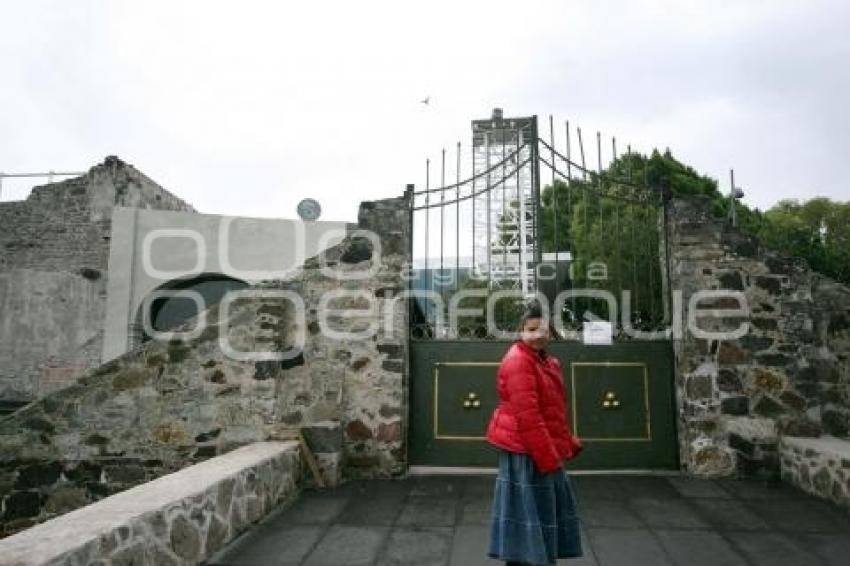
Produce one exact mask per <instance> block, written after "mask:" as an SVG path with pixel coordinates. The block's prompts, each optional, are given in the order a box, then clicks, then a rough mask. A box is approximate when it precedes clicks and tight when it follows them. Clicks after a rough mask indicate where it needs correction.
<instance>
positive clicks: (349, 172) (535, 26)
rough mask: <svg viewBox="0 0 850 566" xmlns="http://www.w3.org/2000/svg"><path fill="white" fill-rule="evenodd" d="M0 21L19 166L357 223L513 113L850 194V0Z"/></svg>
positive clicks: (211, 5)
mask: <svg viewBox="0 0 850 566" xmlns="http://www.w3.org/2000/svg"><path fill="white" fill-rule="evenodd" d="M0 22H2V23H0V109H1V110H0V133H2V135H0V170H1V171H5V172H7V173H11V172H30V171H46V170H50V169H53V170H57V171H58V170H85V169H87V168H88V167H90V166H92V165H94V164H96V163H98V162H100V161H102V159H103V158H104V156H106V155H111V154H117V155H118V156H120V157H121V158H122V159H124V160H125V161H128V162H130V163H132V164H133V165H135V166H136V167H137V168H139V169H140V170H141V171H143V172H144V173H146V174H147V175H149V176H150V177H152V178H153V179H154V180H156V181H157V182H159V183H160V184H161V185H163V186H164V187H166V188H167V189H169V190H171V191H173V192H174V193H176V194H177V195H179V196H180V197H182V198H184V199H186V200H188V201H189V202H191V203H192V204H193V205H194V206H195V207H196V208H197V209H198V210H199V211H201V212H206V213H214V214H234V215H244V216H265V217H284V218H289V217H294V216H295V205H296V203H297V202H298V201H299V200H300V199H301V198H303V197H306V196H312V197H313V198H316V199H317V200H318V201H319V202H320V203H321V204H322V206H323V209H324V213H323V216H322V218H323V219H327V220H354V219H355V217H356V210H357V205H358V203H359V202H360V201H361V200H365V199H375V198H381V197H389V196H395V195H397V194H400V192H401V191H402V190H403V187H404V185H405V184H406V183H416V184H417V186H421V185H423V184H424V170H425V166H424V161H425V158H426V156H429V155H430V156H431V157H432V158H433V159H438V158H439V152H440V148H441V147H443V146H445V147H449V148H453V147H454V145H455V144H456V142H457V141H462V142H463V144H464V146H468V144H469V138H470V125H469V122H470V120H472V119H475V118H486V117H488V116H489V114H490V110H491V108H492V107H494V106H499V107H502V108H504V110H505V114H506V116H512V115H530V114H537V115H539V116H540V117H541V126H542V127H543V126H545V127H544V130H546V129H548V115H549V114H550V113H551V114H553V115H554V116H555V120H556V124H558V125H559V126H560V128H561V132H562V131H563V130H562V128H563V122H564V120H566V119H569V120H570V121H571V123H572V124H578V125H580V126H581V127H582V130H583V131H584V132H586V135H587V134H588V133H591V132H595V131H596V130H600V131H601V132H602V134H603V136H604V139H605V140H606V144H605V150H604V152H603V159H604V160H607V159H610V149H609V148H610V137H611V136H612V135H615V136H616V137H617V140H618V148H625V145H626V144H627V143H630V144H631V145H632V148H633V149H636V150H641V151H650V150H651V149H652V148H653V147H658V148H660V149H663V148H665V147H670V148H671V150H672V151H673V153H674V155H676V156H677V157H679V158H680V159H682V160H683V161H685V162H687V163H689V164H691V165H693V166H694V167H696V168H697V169H698V170H699V171H701V172H704V173H707V174H709V175H711V176H713V177H715V178H717V179H719V180H720V181H721V187H722V188H723V189H724V191H725V190H728V171H729V168H730V167H734V168H735V172H736V180H737V181H738V184H740V185H741V186H743V188H744V190H745V191H746V194H747V196H746V198H745V201H746V202H748V203H749V204H751V205H756V206H759V207H762V208H765V207H768V206H770V205H771V204H773V203H774V202H776V201H777V200H778V199H781V198H793V197H796V198H809V197H812V196H815V195H825V196H829V197H832V198H835V199H842V200H848V199H850V171H848V158H850V109H848V106H850V33H848V31H847V30H848V25H850V3H848V2H847V1H846V0H834V1H833V0H798V1H787V0H765V1H754V0H735V1H719V0H706V1H703V2H691V1H684V0H676V1H652V0H641V1H640V2H624V1H623V2H617V1H604V0H596V1H583V2H575V1H569V2H568V1H561V2H551V3H549V2H547V3H537V2H529V1H523V2H519V1H515V2H511V3H507V2H499V1H494V0H488V1H486V2H466V1H464V2H459V1H455V2H445V3H443V2H437V1H434V0H429V1H427V2H415V3H414V2H400V1H395V2H386V3H372V2H366V1H358V2H352V1H347V2H339V3H324V2H298V3H294V2H292V3H291V2H248V1H245V2H232V1H231V2H211V1H209V0H206V1H203V2H188V1H179V2H175V1H171V2H160V1H151V0H146V1H144V2H141V1H133V2H129V1H128V2H119V1H109V2H107V1H103V2H87V1H83V0H76V1H74V2H65V1H58V0H57V1H55V2H43V1H33V0H27V1H12V0H0ZM426 96H430V97H431V102H430V104H429V105H427V106H426V105H424V104H422V103H420V100H421V99H423V98H425V97H426ZM561 137H563V135H562V134H561ZM586 139H587V138H586ZM559 143H563V142H560V141H559ZM594 159H595V154H594ZM464 162H465V161H464ZM452 176H453V172H452ZM32 184H33V183H21V182H12V181H10V180H7V181H5V182H4V191H3V192H4V194H3V197H2V198H3V200H10V199H20V198H25V196H26V194H27V193H28V190H29V187H30V186H31V185H32Z"/></svg>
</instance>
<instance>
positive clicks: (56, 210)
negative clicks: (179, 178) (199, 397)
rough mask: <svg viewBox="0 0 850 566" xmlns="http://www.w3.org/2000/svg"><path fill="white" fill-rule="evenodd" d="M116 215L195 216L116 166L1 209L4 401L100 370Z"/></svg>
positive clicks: (110, 162) (0, 396)
mask: <svg viewBox="0 0 850 566" xmlns="http://www.w3.org/2000/svg"><path fill="white" fill-rule="evenodd" d="M115 206H135V207H141V208H158V209H163V210H182V211H194V209H193V208H192V207H191V206H189V205H188V204H187V203H185V202H183V201H182V200H180V199H178V198H177V197H175V196H174V195H172V194H171V193H169V192H168V191H166V190H164V189H163V188H162V187H160V186H158V185H157V184H156V183H154V182H153V181H151V180H150V179H148V178H147V177H145V176H144V175H142V174H141V173H140V172H139V171H137V170H136V169H134V168H133V167H132V166H130V165H127V164H125V163H123V162H122V161H120V160H119V159H117V158H114V157H110V158H107V159H106V161H105V162H104V163H102V164H100V165H97V166H95V167H92V168H91V169H90V170H89V171H88V173H86V174H85V175H83V176H80V177H76V178H73V179H69V180H66V181H62V182H58V183H51V184H48V185H42V186H38V187H35V188H33V189H32V192H31V193H30V195H29V196H28V197H27V199H26V200H24V201H13V202H2V203H0V313H2V319H0V400H3V401H27V400H30V399H33V398H35V397H38V396H39V395H41V394H44V393H47V392H49V391H51V390H53V389H54V388H56V387H58V386H61V385H64V384H66V383H69V382H70V381H72V380H73V379H74V378H75V377H77V376H79V375H80V374H81V373H82V372H83V371H85V370H86V369H89V368H91V367H96V366H97V365H99V363H100V350H101V346H100V343H101V342H102V330H103V317H104V309H105V304H106V284H107V265H108V259H109V238H110V224H111V214H112V209H113V207H115ZM92 353H94V355H92Z"/></svg>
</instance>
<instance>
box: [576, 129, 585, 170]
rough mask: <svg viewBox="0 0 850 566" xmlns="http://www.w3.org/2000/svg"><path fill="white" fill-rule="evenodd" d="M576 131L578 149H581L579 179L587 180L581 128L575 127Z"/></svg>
mask: <svg viewBox="0 0 850 566" xmlns="http://www.w3.org/2000/svg"><path fill="white" fill-rule="evenodd" d="M576 132H577V133H578V149H579V151H581V180H582V181H587V165H586V164H585V162H584V142H583V141H582V140H581V128H578V127H576Z"/></svg>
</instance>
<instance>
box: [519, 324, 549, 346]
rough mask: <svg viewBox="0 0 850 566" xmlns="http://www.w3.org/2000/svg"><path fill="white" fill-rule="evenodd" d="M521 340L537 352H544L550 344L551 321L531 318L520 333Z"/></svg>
mask: <svg viewBox="0 0 850 566" xmlns="http://www.w3.org/2000/svg"><path fill="white" fill-rule="evenodd" d="M520 339H521V340H522V341H523V342H524V343H525V344H526V345H527V346H529V347H531V348H533V349H535V350H542V349H543V348H545V347H546V344H548V343H549V321H548V320H546V319H543V318H529V319H528V320H526V321H525V324H524V325H523V327H522V332H520Z"/></svg>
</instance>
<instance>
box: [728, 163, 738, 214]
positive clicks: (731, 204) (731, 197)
mask: <svg viewBox="0 0 850 566" xmlns="http://www.w3.org/2000/svg"><path fill="white" fill-rule="evenodd" d="M729 220H730V221H731V222H732V226H733V227H734V226H737V225H738V215H737V211H736V210H735V170H734V169H729Z"/></svg>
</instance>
